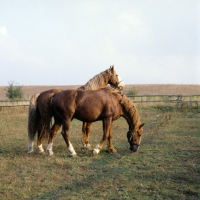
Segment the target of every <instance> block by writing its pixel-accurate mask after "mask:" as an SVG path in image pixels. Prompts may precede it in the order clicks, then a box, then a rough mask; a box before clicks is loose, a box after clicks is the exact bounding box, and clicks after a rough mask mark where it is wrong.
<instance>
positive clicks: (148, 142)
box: [0, 105, 200, 200]
mask: <svg viewBox="0 0 200 200" xmlns="http://www.w3.org/2000/svg"><path fill="white" fill-rule="evenodd" d="M138 111H139V113H140V116H141V121H142V122H145V123H146V124H145V126H144V136H143V138H142V142H141V147H140V149H139V151H138V152H137V153H130V151H129V144H128V142H127V139H126V132H127V129H128V125H127V123H126V121H125V120H124V119H123V118H120V119H119V120H117V121H115V122H114V124H113V144H114V147H115V149H116V150H117V153H115V154H110V153H107V151H106V145H104V148H103V149H102V151H101V152H100V154H99V155H97V156H96V157H93V156H92V152H91V151H86V150H82V149H81V126H82V123H81V122H80V121H77V120H74V121H73V122H72V123H71V128H70V140H71V142H72V144H73V146H74V148H75V150H76V152H77V154H78V156H77V157H75V158H71V157H69V154H68V152H67V148H66V145H65V143H64V140H63V139H62V137H61V134H60V131H59V132H58V135H57V136H56V138H55V140H54V146H53V150H54V153H55V155H54V156H52V157H49V156H48V155H47V154H42V155H40V154H38V153H37V151H36V146H34V147H35V152H34V153H33V154H31V155H29V154H27V108H23V107H21V108H20V107H18V108H3V109H2V110H1V111H0V137H1V139H0V180H1V181H0V199H2V200H4V199H7V200H8V199H38V200H39V199H59V200H62V199H63V200H65V199H72V200H73V199H139V200H140V199H142V200H145V199H148V200H149V199H178V200H179V199H200V123H199V121H200V113H199V112H198V110H197V109H185V110H177V109H173V108H171V107H162V110H161V109H158V107H157V106H152V107H148V106H145V107H143V106H142V105H140V106H138ZM101 137H102V123H101V122H96V123H94V124H93V125H92V132H91V145H92V147H95V146H96V144H97V143H98V142H99V141H100V139H101ZM35 141H36V140H35ZM44 147H46V143H45V144H44Z"/></svg>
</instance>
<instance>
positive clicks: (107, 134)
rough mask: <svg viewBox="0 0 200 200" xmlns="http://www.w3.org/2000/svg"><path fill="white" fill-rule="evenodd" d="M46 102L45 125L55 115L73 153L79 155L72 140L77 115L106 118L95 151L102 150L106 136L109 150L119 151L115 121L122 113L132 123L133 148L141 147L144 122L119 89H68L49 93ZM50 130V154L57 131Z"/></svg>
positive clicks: (87, 119)
mask: <svg viewBox="0 0 200 200" xmlns="http://www.w3.org/2000/svg"><path fill="white" fill-rule="evenodd" d="M46 104H47V106H45V108H47V109H46V110H45V120H44V121H45V123H46V124H45V126H44V127H45V128H46V129H50V119H51V117H52V115H53V116H54V120H55V124H54V125H55V126H56V127H57V128H56V129H58V128H60V127H61V126H62V132H61V134H62V136H63V138H64V140H65V142H66V145H67V148H68V150H69V152H70V155H71V156H75V155H76V151H75V150H74V148H73V145H72V144H71V142H70V140H69V127H70V123H71V121H72V120H73V119H74V118H75V119H78V120H80V121H83V122H89V123H91V122H95V121H102V122H103V137H102V140H101V141H100V143H99V144H97V145H96V147H95V148H94V150H93V154H94V155H97V154H98V153H99V152H100V150H101V148H102V147H103V144H104V142H105V141H106V140H108V146H107V148H108V150H109V151H110V152H116V150H115V149H114V147H113V145H112V122H113V121H115V120H117V119H118V118H120V117H121V116H122V117H124V118H125V119H126V121H127V123H128V125H129V130H128V132H127V139H128V142H129V144H130V150H131V151H134V152H135V151H137V150H138V149H139V147H140V142H141V137H142V134H143V126H144V123H141V122H140V117H139V113H138V111H137V109H136V106H135V105H134V104H133V102H132V101H131V100H129V98H127V97H126V96H125V95H122V94H121V93H120V92H119V91H117V90H115V89H112V88H103V89H99V90H89V91H85V90H65V91H63V92H59V93H56V94H49V97H47V99H46ZM49 108H52V109H49ZM56 129H55V130H56ZM47 133H49V135H48V139H49V140H48V146H47V151H48V152H49V155H52V154H53V150H52V149H53V148H52V146H53V138H54V134H55V132H52V131H47Z"/></svg>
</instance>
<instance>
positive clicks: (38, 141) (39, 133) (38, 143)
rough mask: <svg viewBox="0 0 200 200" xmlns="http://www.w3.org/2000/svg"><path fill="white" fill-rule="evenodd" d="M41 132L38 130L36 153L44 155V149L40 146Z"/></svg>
mask: <svg viewBox="0 0 200 200" xmlns="http://www.w3.org/2000/svg"><path fill="white" fill-rule="evenodd" d="M41 133H42V130H40V129H39V130H38V140H37V147H38V153H44V149H43V146H42V136H41Z"/></svg>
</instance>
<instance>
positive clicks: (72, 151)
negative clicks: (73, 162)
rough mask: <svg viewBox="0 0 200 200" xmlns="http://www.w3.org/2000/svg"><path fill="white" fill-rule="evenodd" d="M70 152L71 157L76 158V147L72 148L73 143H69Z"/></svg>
mask: <svg viewBox="0 0 200 200" xmlns="http://www.w3.org/2000/svg"><path fill="white" fill-rule="evenodd" d="M68 150H69V152H70V156H75V155H76V151H75V150H74V147H73V146H72V143H71V142H69V147H68Z"/></svg>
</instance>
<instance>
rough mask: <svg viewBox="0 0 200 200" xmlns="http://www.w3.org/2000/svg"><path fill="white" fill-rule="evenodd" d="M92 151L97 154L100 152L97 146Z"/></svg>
mask: <svg viewBox="0 0 200 200" xmlns="http://www.w3.org/2000/svg"><path fill="white" fill-rule="evenodd" d="M94 151H96V153H97V154H98V153H99V152H100V148H99V144H97V146H96V147H95V148H94Z"/></svg>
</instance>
